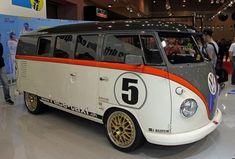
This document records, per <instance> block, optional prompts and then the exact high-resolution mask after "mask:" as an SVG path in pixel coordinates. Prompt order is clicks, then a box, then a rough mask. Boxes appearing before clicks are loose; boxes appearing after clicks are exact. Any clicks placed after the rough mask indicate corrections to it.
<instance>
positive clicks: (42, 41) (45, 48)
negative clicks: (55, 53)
mask: <svg viewBox="0 0 235 159" xmlns="http://www.w3.org/2000/svg"><path fill="white" fill-rule="evenodd" d="M51 43H52V37H40V38H39V41H38V55H39V56H51Z"/></svg>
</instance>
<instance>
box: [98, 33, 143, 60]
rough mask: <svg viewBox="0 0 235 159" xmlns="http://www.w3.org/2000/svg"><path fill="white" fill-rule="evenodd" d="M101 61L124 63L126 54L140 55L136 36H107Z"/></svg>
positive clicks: (138, 41) (140, 51)
mask: <svg viewBox="0 0 235 159" xmlns="http://www.w3.org/2000/svg"><path fill="white" fill-rule="evenodd" d="M102 53H103V55H102V61H107V62H118V63H124V62H125V56H126V55H127V54H132V55H142V50H141V45H140V39H139V36H138V35H107V36H106V38H105V42H104V47H103V51H102Z"/></svg>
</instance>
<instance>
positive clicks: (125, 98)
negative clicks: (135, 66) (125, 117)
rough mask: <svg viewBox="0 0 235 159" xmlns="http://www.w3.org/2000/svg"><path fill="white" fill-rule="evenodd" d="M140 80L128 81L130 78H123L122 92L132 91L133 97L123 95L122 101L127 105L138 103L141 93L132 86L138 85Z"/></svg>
mask: <svg viewBox="0 0 235 159" xmlns="http://www.w3.org/2000/svg"><path fill="white" fill-rule="evenodd" d="M137 83H138V80H136V79H128V78H123V82H122V90H123V91H129V90H130V91H131V93H130V94H131V95H128V93H127V94H124V93H122V100H123V101H124V102H125V103H127V104H131V105H135V104H137V102H138V95H139V91H138V88H137V87H135V86H130V84H137Z"/></svg>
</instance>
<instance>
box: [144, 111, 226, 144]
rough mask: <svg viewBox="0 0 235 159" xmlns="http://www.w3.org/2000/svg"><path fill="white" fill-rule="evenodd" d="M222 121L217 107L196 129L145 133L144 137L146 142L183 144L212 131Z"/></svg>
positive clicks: (196, 139)
mask: <svg viewBox="0 0 235 159" xmlns="http://www.w3.org/2000/svg"><path fill="white" fill-rule="evenodd" d="M221 121H222V113H221V111H220V110H219V109H217V110H216V114H215V116H214V118H213V120H211V122H210V123H208V124H207V125H206V126H203V127H201V128H199V129H197V130H193V131H189V132H185V133H179V134H154V133H149V132H148V133H145V137H146V139H147V141H148V142H150V143H153V144H158V145H168V146H171V145H172V146H173V145H183V144H188V143H192V142H195V141H198V140H200V139H202V138H204V137H205V136H207V135H208V134H210V133H211V132H212V131H214V130H215V129H216V128H217V127H218V125H219V124H220V123H221Z"/></svg>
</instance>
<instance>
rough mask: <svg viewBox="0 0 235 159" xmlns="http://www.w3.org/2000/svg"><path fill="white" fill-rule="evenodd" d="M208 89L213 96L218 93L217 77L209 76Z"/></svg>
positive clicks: (210, 74)
mask: <svg viewBox="0 0 235 159" xmlns="http://www.w3.org/2000/svg"><path fill="white" fill-rule="evenodd" d="M208 87H209V90H210V92H211V94H212V95H215V94H216V92H217V83H216V79H215V75H214V74H213V73H209V74H208Z"/></svg>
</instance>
